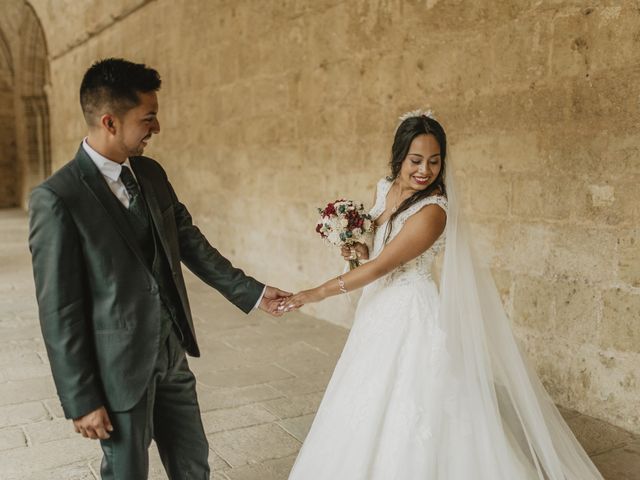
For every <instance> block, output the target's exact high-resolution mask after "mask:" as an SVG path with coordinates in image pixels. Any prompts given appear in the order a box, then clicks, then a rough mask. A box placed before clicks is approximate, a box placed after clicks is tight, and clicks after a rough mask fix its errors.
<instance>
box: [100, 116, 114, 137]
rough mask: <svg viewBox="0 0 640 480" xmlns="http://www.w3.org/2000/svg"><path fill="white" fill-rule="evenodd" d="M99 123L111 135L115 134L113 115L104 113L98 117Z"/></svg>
mask: <svg viewBox="0 0 640 480" xmlns="http://www.w3.org/2000/svg"><path fill="white" fill-rule="evenodd" d="M100 125H101V126H102V128H104V129H106V130H107V131H108V132H109V133H110V134H111V135H115V133H116V126H115V122H114V119H113V115H110V114H108V113H105V114H104V115H102V116H101V117H100Z"/></svg>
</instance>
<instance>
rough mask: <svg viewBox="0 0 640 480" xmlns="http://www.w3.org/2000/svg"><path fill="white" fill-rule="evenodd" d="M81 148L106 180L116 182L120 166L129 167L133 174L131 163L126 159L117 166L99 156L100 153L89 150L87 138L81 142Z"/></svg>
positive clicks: (115, 163) (116, 163)
mask: <svg viewBox="0 0 640 480" xmlns="http://www.w3.org/2000/svg"><path fill="white" fill-rule="evenodd" d="M82 148H84V151H85V152H87V155H89V158H91V160H93V163H95V164H96V167H98V170H100V173H102V175H103V176H105V177H107V178H108V179H110V180H112V181H114V182H117V181H118V179H119V178H120V172H121V171H122V165H126V166H127V167H129V170H131V172H132V173H133V169H132V168H131V163H130V162H129V159H128V158H127V159H126V160H125V161H124V163H123V164H119V163H118V162H114V161H113V160H109V159H108V158H107V157H105V156H104V155H101V154H100V153H98V152H96V151H95V150H94V149H93V148H91V146H90V145H89V143H88V142H87V137H85V138H84V140H83V141H82ZM133 177H134V178H135V173H134V174H133Z"/></svg>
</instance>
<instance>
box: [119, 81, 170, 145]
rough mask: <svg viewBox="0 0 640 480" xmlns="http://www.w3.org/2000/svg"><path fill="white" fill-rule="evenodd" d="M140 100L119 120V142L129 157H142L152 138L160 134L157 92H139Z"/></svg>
mask: <svg viewBox="0 0 640 480" xmlns="http://www.w3.org/2000/svg"><path fill="white" fill-rule="evenodd" d="M138 98H139V103H138V105H136V106H135V107H133V108H132V109H130V110H127V111H126V112H125V113H124V114H123V115H122V116H121V117H120V118H119V119H118V122H119V123H120V125H119V127H120V128H118V129H117V134H116V136H117V141H118V143H119V147H120V149H121V150H122V151H123V152H124V153H125V154H126V155H127V156H128V157H132V156H136V155H142V153H143V152H144V148H145V147H146V146H147V143H148V142H149V140H150V139H151V136H152V135H153V134H154V133H159V132H160V123H159V122H158V96H157V95H156V92H148V93H144V92H139V93H138Z"/></svg>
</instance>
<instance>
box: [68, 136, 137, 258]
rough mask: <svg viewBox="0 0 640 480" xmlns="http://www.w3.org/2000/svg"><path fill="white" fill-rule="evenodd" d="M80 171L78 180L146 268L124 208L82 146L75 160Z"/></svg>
mask: <svg viewBox="0 0 640 480" xmlns="http://www.w3.org/2000/svg"><path fill="white" fill-rule="evenodd" d="M75 160H76V162H77V164H78V167H79V169H80V178H81V179H82V181H83V183H84V184H85V186H86V187H87V188H88V189H89V191H90V192H91V194H92V195H93V196H94V197H95V199H96V200H97V201H98V202H99V203H100V204H101V205H102V207H103V208H104V210H105V211H106V212H107V214H108V216H109V217H110V218H111V220H113V223H114V225H115V227H116V230H117V231H118V232H119V233H120V234H121V235H122V238H123V239H124V241H125V242H126V243H127V245H129V247H130V248H131V250H133V253H134V254H135V255H136V257H138V260H140V263H142V265H144V266H145V268H147V270H148V267H147V264H146V262H145V261H144V256H143V254H142V251H141V250H140V247H139V246H138V245H137V244H136V242H135V241H134V240H133V239H134V238H135V235H134V232H133V229H132V228H131V224H130V223H129V220H128V219H127V217H126V214H125V211H124V206H123V205H122V204H121V203H120V201H119V200H118V199H117V198H116V196H115V195H114V194H113V192H112V191H111V190H110V189H109V186H108V185H107V183H106V182H105V180H104V178H103V177H102V174H101V173H100V170H98V167H96V165H95V164H94V163H93V160H91V158H90V157H89V155H87V152H85V151H84V148H82V145H81V146H80V149H79V150H78V153H77V154H76V158H75Z"/></svg>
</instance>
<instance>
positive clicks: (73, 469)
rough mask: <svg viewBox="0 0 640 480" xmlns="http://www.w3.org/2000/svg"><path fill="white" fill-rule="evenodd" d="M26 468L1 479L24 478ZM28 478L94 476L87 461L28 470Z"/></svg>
mask: <svg viewBox="0 0 640 480" xmlns="http://www.w3.org/2000/svg"><path fill="white" fill-rule="evenodd" d="M1 470H2V467H0V471H1ZM27 471H28V470H27V469H25V470H24V471H20V472H15V473H9V474H7V476H3V477H2V478H3V480H24V478H25V476H24V475H25V473H26V472H27ZM28 475H29V477H28V478H29V480H52V479H54V478H55V479H57V478H60V479H62V478H63V479H64V480H95V478H96V477H95V476H94V475H93V472H92V471H91V468H90V467H89V465H87V462H84V461H83V462H74V463H72V464H70V465H64V466H61V467H54V468H51V469H45V470H41V471H29V473H28Z"/></svg>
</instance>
